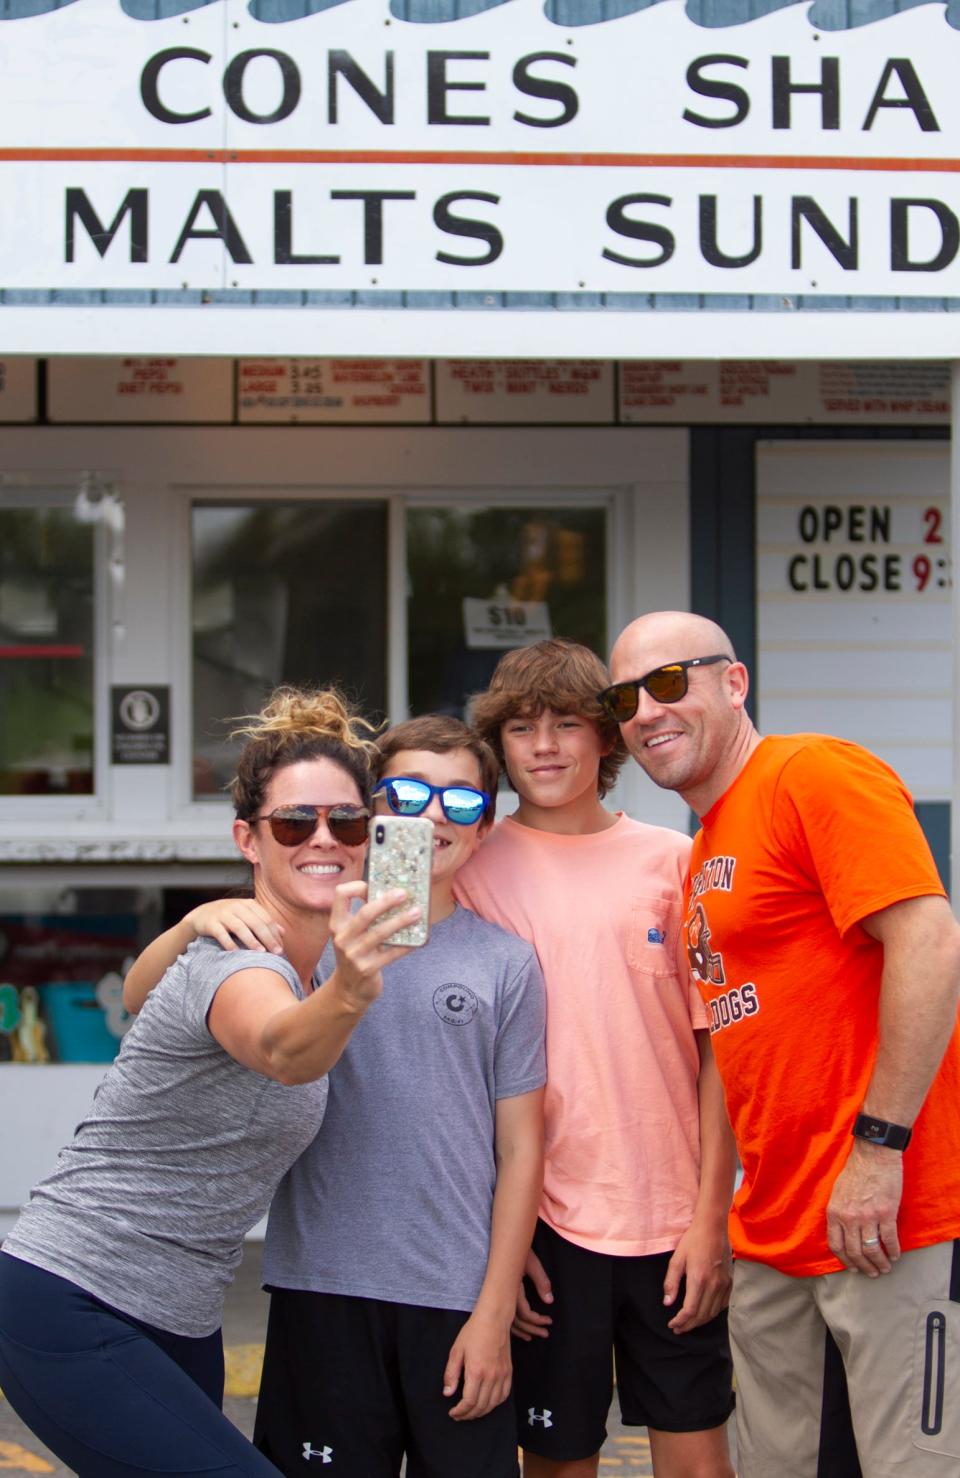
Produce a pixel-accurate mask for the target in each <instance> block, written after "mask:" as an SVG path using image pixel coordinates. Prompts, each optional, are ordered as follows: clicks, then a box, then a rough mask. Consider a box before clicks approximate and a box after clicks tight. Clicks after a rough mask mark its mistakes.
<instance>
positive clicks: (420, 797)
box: [373, 775, 490, 826]
mask: <svg viewBox="0 0 960 1478" xmlns="http://www.w3.org/2000/svg"><path fill="white" fill-rule="evenodd" d="M381 791H382V792H383V794H384V795H385V797H386V801H387V805H388V806H389V807H390V809H391V811H392V812H393V813H394V815H395V816H420V815H422V814H423V812H424V811H425V810H426V809H427V807H428V806H429V804H430V802H431V801H432V799H433V797H434V796H438V797H439V799H440V809H441V810H442V811H443V814H444V816H446V818H447V820H448V821H453V822H455V823H456V825H457V826H473V825H474V823H475V822H477V821H479V820H480V818H481V816H483V815H484V814H485V813H486V811H487V809H488V808H489V805H490V796H489V794H488V792H487V791H485V790H475V789H474V787H473V786H472V785H431V784H430V783H429V781H427V780H418V779H417V778H416V777H415V776H413V775H391V776H389V778H387V779H385V780H381V781H380V782H379V784H378V785H375V786H374V787H373V793H374V795H378V794H379V793H380V792H381Z"/></svg>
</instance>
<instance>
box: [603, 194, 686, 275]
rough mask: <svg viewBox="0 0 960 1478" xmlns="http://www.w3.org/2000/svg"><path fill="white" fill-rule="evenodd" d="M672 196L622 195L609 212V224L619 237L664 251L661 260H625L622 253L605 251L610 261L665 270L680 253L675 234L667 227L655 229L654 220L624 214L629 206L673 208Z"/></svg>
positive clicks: (626, 265) (650, 258) (654, 258)
mask: <svg viewBox="0 0 960 1478" xmlns="http://www.w3.org/2000/svg"><path fill="white" fill-rule="evenodd" d="M672 204H673V199H672V197H671V196H669V195H621V196H620V198H619V199H618V200H614V201H613V202H612V204H611V205H610V206H609V207H608V209H607V225H608V226H609V227H610V230H611V231H616V233H617V235H618V236H629V237H630V238H631V240H632V241H652V242H654V243H655V245H657V246H659V248H660V255H659V256H658V257H644V258H640V257H622V256H620V254H619V252H615V251H609V250H608V249H607V248H606V247H604V249H603V255H604V256H605V257H606V258H607V260H608V261H610V262H619V263H620V264H621V266H623V267H662V266H663V264H664V262H669V260H670V258H671V257H672V256H673V254H674V252H675V251H676V242H675V241H674V239H673V233H672V232H671V231H668V230H667V228H666V226H654V225H652V224H651V222H650V221H634V220H631V218H630V217H629V216H628V215H625V214H624V211H625V209H626V207H627V206H628V205H672Z"/></svg>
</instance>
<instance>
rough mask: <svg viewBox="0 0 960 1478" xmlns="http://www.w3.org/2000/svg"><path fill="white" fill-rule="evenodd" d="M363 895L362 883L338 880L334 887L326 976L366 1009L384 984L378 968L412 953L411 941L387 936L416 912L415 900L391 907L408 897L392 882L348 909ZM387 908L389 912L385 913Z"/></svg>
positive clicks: (407, 923) (358, 1006)
mask: <svg viewBox="0 0 960 1478" xmlns="http://www.w3.org/2000/svg"><path fill="white" fill-rule="evenodd" d="M357 898H360V899H363V900H366V899H367V885H366V883H361V882H356V883H340V884H339V885H338V887H337V888H336V889H335V890H334V898H333V908H332V909H331V910H330V938H331V941H332V943H333V949H334V953H335V955H336V957H337V965H336V969H335V970H334V972H333V974H332V975H331V976H330V978H329V980H328V981H327V986H328V987H331V986H332V987H333V988H334V989H335V990H336V991H337V992H338V994H340V995H342V996H343V997H344V998H345V999H346V1000H347V1001H349V1002H350V1003H351V1004H352V1005H354V1006H355V1007H356V1009H357V1010H359V1011H365V1010H366V1008H367V1006H369V1004H370V1002H371V1001H373V1000H376V998H377V996H378V995H379V994H380V992H381V991H382V989H383V979H382V977H381V973H380V972H381V971H382V970H383V969H384V968H385V967H386V966H387V965H392V964H393V962H394V961H395V960H400V959H402V958H403V956H404V955H406V954H409V953H410V949H409V946H404V945H399V944H394V945H391V943H390V939H391V937H392V936H393V935H394V934H395V933H396V932H397V930H398V929H405V928H409V926H410V925H411V924H414V923H416V921H417V920H418V919H419V918H420V909H419V907H418V906H417V905H415V904H414V905H412V906H411V907H409V908H403V909H402V910H401V912H400V913H393V912H392V911H393V910H394V909H396V908H398V907H399V906H400V905H402V904H403V903H404V902H407V901H409V894H408V893H406V892H405V891H404V889H403V888H392V889H391V890H390V892H389V893H385V894H384V895H383V896H382V897H380V898H375V899H372V900H370V901H364V902H363V903H362V904H361V906H360V908H358V909H357V910H356V911H355V912H353V911H352V904H353V901H354V899H357ZM387 914H390V915H391V917H389V918H387V917H385V916H386V915H387Z"/></svg>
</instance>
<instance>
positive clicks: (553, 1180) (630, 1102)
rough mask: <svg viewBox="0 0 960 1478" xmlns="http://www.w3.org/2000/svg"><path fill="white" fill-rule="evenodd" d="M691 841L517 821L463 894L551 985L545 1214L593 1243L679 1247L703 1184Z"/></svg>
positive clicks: (464, 882) (628, 1248) (499, 837)
mask: <svg viewBox="0 0 960 1478" xmlns="http://www.w3.org/2000/svg"><path fill="white" fill-rule="evenodd" d="M689 852H690V842H689V839H688V838H687V837H685V836H683V835H682V834H681V833H680V832H676V831H670V830H668V829H667V828H665V827H659V826H647V825H644V824H643V823H642V822H639V821H633V820H631V819H630V818H629V817H627V816H623V815H619V816H618V817H617V820H616V822H615V823H614V825H613V826H611V827H609V828H608V830H606V831H601V832H595V833H593V834H591V835H589V836H556V835H554V834H553V833H551V832H543V831H534V830H532V829H531V828H530V827H527V826H522V825H521V824H520V823H519V822H517V821H514V820H513V818H512V817H507V818H506V819H505V820H503V821H501V822H500V823H499V824H498V825H497V826H496V827H495V828H494V830H493V832H492V833H491V835H490V836H489V837H487V839H486V840H485V841H484V843H483V845H482V847H481V848H480V850H479V852H477V854H476V855H475V856H474V857H473V858H471V860H470V862H469V863H468V864H467V865H466V867H464V868H463V869H462V870H461V871H460V872H459V873H458V874H457V880H456V892H457V896H458V897H459V898H460V899H461V901H462V902H464V903H466V904H468V905H469V907H470V908H472V909H474V910H475V911H476V912H477V913H479V914H480V915H481V917H483V918H485V919H491V920H492V921H493V922H494V923H497V924H501V925H502V926H503V927H504V928H506V929H511V930H512V931H513V932H514V933H515V934H519V935H521V937H522V938H524V939H527V940H529V941H530V943H531V944H533V946H534V947H535V949H536V951H537V953H538V955H539V956H540V963H541V966H542V968H543V974H544V979H545V981H546V988H547V1087H546V1098H545V1106H544V1111H545V1119H546V1163H545V1176H544V1189H543V1200H542V1203H541V1211H540V1214H541V1216H542V1217H543V1219H544V1220H545V1221H546V1222H547V1223H548V1224H549V1225H550V1226H551V1227H553V1229H554V1230H555V1231H556V1232H558V1233H559V1234H560V1235H561V1236H562V1237H565V1238H567V1240H568V1241H570V1242H574V1243H576V1244H577V1245H578V1246H580V1247H586V1248H589V1249H590V1250H591V1251H596V1252H605V1253H610V1254H614V1255H618V1256H645V1255H647V1254H649V1253H653V1252H665V1251H671V1250H672V1249H673V1248H674V1247H675V1246H676V1244H677V1242H678V1241H679V1239H680V1237H681V1235H682V1234H683V1232H684V1231H686V1229H687V1227H688V1226H689V1224H690V1220H691V1218H692V1216H693V1211H694V1206H695V1204H696V1198H697V1188H698V1180H699V1160H700V1141H699V1114H698V1100H697V1079H698V1073H699V1064H700V1058H699V1053H698V1051H697V1044H696V1039H695V1037H694V1029H695V1028H698V1027H703V1026H705V1024H706V1017H705V1015H704V1009H703V1003H702V1001H701V1000H700V998H699V994H698V992H697V990H696V988H695V987H694V986H693V985H691V983H690V977H689V972H688V970H687V967H686V960H685V957H684V956H681V955H680V954H679V953H678V949H679V929H680V919H681V912H682V902H683V881H684V877H685V875H686V870H687V858H688V856H689Z"/></svg>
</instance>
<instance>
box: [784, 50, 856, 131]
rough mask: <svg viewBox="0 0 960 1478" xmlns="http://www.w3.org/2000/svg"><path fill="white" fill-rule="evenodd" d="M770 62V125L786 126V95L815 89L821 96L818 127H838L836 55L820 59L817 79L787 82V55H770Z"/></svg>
mask: <svg viewBox="0 0 960 1478" xmlns="http://www.w3.org/2000/svg"><path fill="white" fill-rule="evenodd" d="M770 62H771V70H772V79H773V126H774V128H789V127H790V98H791V95H792V94H793V93H795V92H819V93H820V94H821V95H822V102H821V105H820V127H821V128H839V127H840V58H839V57H836V56H824V57H821V58H820V81H819V82H791V81H790V58H789V57H788V56H774V57H771V58H770Z"/></svg>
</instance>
